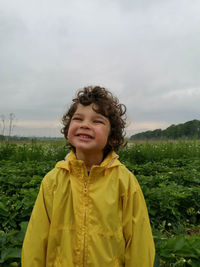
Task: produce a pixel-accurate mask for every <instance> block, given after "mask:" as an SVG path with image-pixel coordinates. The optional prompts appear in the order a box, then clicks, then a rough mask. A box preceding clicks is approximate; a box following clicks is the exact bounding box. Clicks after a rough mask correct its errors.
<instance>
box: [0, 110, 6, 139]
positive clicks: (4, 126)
mask: <svg viewBox="0 0 200 267" xmlns="http://www.w3.org/2000/svg"><path fill="white" fill-rule="evenodd" d="M0 118H1V124H2V130H1V135H3V136H4V133H5V128H6V118H5V115H3V114H2V115H0Z"/></svg>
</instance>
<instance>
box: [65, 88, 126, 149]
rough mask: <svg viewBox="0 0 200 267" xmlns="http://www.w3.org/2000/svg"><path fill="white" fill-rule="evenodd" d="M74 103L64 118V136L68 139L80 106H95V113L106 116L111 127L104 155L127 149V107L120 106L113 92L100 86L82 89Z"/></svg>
mask: <svg viewBox="0 0 200 267" xmlns="http://www.w3.org/2000/svg"><path fill="white" fill-rule="evenodd" d="M72 101H73V103H72V104H71V106H70V108H69V110H68V111H67V112H66V113H65V114H64V115H63V117H62V123H63V125H64V127H63V128H62V129H61V133H62V134H64V136H65V138H66V139H67V135H68V130H69V126H70V122H71V119H72V117H73V115H74V113H75V112H76V109H77V106H78V104H81V105H83V106H88V105H90V104H95V107H93V109H94V111H95V112H97V113H100V114H101V115H103V116H105V117H106V118H107V119H108V120H109V122H110V126H111V130H110V134H109V137H108V142H107V145H106V147H105V148H104V154H107V153H109V152H110V151H111V150H115V151H118V150H119V149H122V148H124V147H125V145H126V142H125V132H124V128H125V126H126V122H125V117H123V116H124V115H125V113H126V106H125V105H124V104H119V100H118V99H117V98H116V97H114V96H113V95H112V93H111V92H109V91H108V90H106V89H105V88H103V87H100V86H88V87H84V88H83V89H81V90H80V91H79V92H78V93H77V95H76V98H74V99H73V100H72ZM68 145H69V147H70V148H71V149H72V150H73V151H75V147H73V146H72V145H71V144H70V143H69V144H68Z"/></svg>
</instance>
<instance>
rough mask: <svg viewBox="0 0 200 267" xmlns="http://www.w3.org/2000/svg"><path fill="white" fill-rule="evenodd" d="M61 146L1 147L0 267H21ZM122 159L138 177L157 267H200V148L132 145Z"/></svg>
mask: <svg viewBox="0 0 200 267" xmlns="http://www.w3.org/2000/svg"><path fill="white" fill-rule="evenodd" d="M67 152H68V151H67V148H66V147H65V145H64V143H62V142H60V143H59V142H57V143H56V142H51V143H50V142H49V143H44V144H42V143H36V142H32V143H29V144H28V143H26V144H11V143H2V144H0V266H2V267H4V266H20V257H21V246H22V242H23V238H24V234H25V231H26V227H27V223H28V220H29V217H30V214H31V211H32V208H33V204H34V202H35V199H36V196H37V193H38V190H39V186H40V183H41V180H42V178H43V177H44V175H45V174H46V173H47V172H48V171H49V170H50V169H52V168H53V167H54V165H55V163H56V162H57V161H58V160H62V159H63V158H64V157H65V155H66V153H67ZM119 155H120V160H121V161H122V162H123V163H124V164H125V165H126V166H127V167H128V168H129V169H130V170H131V171H132V172H133V173H134V174H135V175H136V177H137V179H138V181H139V183H140V185H141V188H142V190H143V193H144V196H145V199H146V203H147V207H148V210H149V215H150V220H151V225H152V229H153V235H154V240H155V244H156V254H157V256H156V266H166V267H167V266H192V267H197V266H198V267H199V266H200V143H199V142H198V141H197V140H194V141H181V140H180V141H178V142H165V143H143V144H131V145H129V146H128V148H127V149H126V150H124V151H120V152H119Z"/></svg>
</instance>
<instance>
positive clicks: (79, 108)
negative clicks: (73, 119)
mask: <svg viewBox="0 0 200 267" xmlns="http://www.w3.org/2000/svg"><path fill="white" fill-rule="evenodd" d="M98 108H99V107H98V105H96V104H94V103H92V104H90V105H87V106H84V105H82V104H80V103H78V105H77V108H76V111H75V113H74V114H77V113H79V114H81V113H84V112H87V111H89V112H91V113H95V114H96V115H99V116H102V117H105V116H104V115H103V114H101V113H99V112H96V110H98ZM105 118H106V117H105Z"/></svg>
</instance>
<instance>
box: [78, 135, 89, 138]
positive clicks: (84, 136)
mask: <svg viewBox="0 0 200 267" xmlns="http://www.w3.org/2000/svg"><path fill="white" fill-rule="evenodd" d="M79 136H80V137H83V138H91V137H90V136H88V135H82V134H80V135H79Z"/></svg>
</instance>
